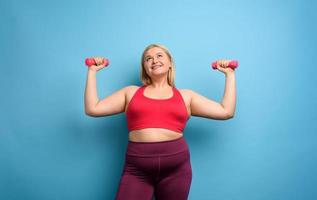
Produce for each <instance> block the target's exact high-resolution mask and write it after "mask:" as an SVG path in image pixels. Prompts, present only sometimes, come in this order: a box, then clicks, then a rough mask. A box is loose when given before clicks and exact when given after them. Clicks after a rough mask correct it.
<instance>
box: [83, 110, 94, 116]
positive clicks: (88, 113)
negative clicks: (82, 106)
mask: <svg viewBox="0 0 317 200" xmlns="http://www.w3.org/2000/svg"><path fill="white" fill-rule="evenodd" d="M85 114H86V115H88V116H90V117H96V115H95V114H94V113H93V112H92V111H90V110H85Z"/></svg>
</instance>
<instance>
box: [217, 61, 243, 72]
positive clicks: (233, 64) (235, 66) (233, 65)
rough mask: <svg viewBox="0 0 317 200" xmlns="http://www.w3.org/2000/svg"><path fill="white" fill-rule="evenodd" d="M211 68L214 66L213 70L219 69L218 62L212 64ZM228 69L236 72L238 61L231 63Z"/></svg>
mask: <svg viewBox="0 0 317 200" xmlns="http://www.w3.org/2000/svg"><path fill="white" fill-rule="evenodd" d="M211 66H212V68H213V69H217V61H215V62H213V63H212V64H211ZM228 67H230V68H231V69H233V70H234V69H235V68H237V67H238V61H237V60H232V61H230V62H229V64H228Z"/></svg>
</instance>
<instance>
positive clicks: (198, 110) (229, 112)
mask: <svg viewBox="0 0 317 200" xmlns="http://www.w3.org/2000/svg"><path fill="white" fill-rule="evenodd" d="M225 74H226V85H225V91H224V96H223V99H222V102H221V103H218V102H215V101H213V100H211V99H208V98H206V97H204V96H202V95H200V94H198V93H196V92H194V91H191V90H190V94H191V101H190V107H191V115H193V116H198V117H205V118H210V119H217V120H225V119H230V118H233V116H234V113H235V105H236V84H235V74H234V72H233V71H232V70H230V69H228V70H227V71H226V73H225Z"/></svg>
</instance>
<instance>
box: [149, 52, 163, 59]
mask: <svg viewBox="0 0 317 200" xmlns="http://www.w3.org/2000/svg"><path fill="white" fill-rule="evenodd" d="M160 53H163V52H161V51H160V52H157V53H156V55H157V54H160ZM148 57H151V56H149V55H147V56H145V57H144V59H146V58H148Z"/></svg>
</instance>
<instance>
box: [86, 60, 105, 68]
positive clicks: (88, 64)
mask: <svg viewBox="0 0 317 200" xmlns="http://www.w3.org/2000/svg"><path fill="white" fill-rule="evenodd" d="M85 63H86V65H87V66H88V67H91V65H96V64H97V63H96V61H95V59H93V58H86V60H85ZM103 63H104V65H105V66H108V65H109V60H108V59H106V58H104V59H103Z"/></svg>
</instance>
